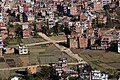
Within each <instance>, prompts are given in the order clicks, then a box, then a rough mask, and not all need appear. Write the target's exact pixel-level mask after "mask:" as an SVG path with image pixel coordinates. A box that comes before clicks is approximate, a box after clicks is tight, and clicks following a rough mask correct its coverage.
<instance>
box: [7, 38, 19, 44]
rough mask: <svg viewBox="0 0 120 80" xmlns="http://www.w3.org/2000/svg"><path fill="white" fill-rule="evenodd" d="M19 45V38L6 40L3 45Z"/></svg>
mask: <svg viewBox="0 0 120 80" xmlns="http://www.w3.org/2000/svg"><path fill="white" fill-rule="evenodd" d="M19 43H21V39H20V38H9V37H8V38H6V39H5V45H17V44H19Z"/></svg>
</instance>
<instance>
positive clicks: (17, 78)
mask: <svg viewBox="0 0 120 80" xmlns="http://www.w3.org/2000/svg"><path fill="white" fill-rule="evenodd" d="M11 80H22V79H21V78H20V77H13V78H11Z"/></svg>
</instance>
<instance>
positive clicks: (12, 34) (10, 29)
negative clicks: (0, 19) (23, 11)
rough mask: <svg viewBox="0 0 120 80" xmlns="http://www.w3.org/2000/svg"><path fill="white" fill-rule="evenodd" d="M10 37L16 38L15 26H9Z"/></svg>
mask: <svg viewBox="0 0 120 80" xmlns="http://www.w3.org/2000/svg"><path fill="white" fill-rule="evenodd" d="M9 37H10V38H15V27H9Z"/></svg>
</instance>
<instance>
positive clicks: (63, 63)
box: [55, 58, 68, 76]
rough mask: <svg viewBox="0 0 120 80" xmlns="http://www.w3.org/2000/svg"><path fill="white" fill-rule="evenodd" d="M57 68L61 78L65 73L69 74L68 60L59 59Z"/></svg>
mask: <svg viewBox="0 0 120 80" xmlns="http://www.w3.org/2000/svg"><path fill="white" fill-rule="evenodd" d="M55 68H56V71H57V73H58V75H59V76H62V73H63V72H64V73H66V72H68V68H67V58H59V59H58V63H57V64H56V65H55Z"/></svg>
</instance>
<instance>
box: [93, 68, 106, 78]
mask: <svg viewBox="0 0 120 80" xmlns="http://www.w3.org/2000/svg"><path fill="white" fill-rule="evenodd" d="M92 80H108V75H107V74H105V73H101V72H100V71H99V70H94V71H92Z"/></svg>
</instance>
